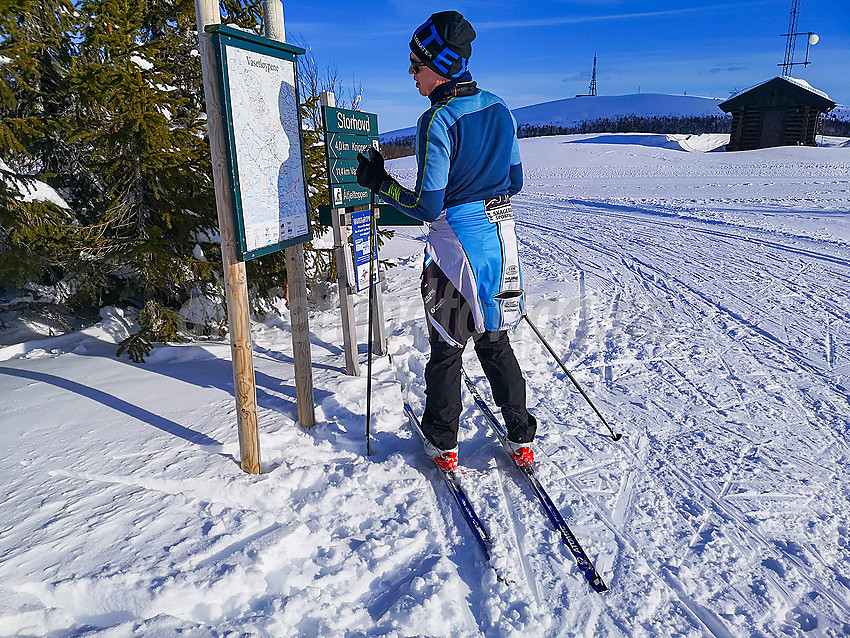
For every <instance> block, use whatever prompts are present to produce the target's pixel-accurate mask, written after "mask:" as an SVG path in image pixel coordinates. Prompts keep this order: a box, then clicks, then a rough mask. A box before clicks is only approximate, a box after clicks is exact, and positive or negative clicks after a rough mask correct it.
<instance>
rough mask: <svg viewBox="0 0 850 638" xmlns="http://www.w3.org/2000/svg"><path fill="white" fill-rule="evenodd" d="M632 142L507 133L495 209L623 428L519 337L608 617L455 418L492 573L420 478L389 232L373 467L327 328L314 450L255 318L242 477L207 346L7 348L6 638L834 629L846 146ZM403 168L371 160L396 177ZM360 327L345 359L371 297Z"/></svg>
mask: <svg viewBox="0 0 850 638" xmlns="http://www.w3.org/2000/svg"><path fill="white" fill-rule="evenodd" d="M656 137H657V136H656ZM645 141H646V140H645V138H644V137H643V136H610V135H605V136H587V135H585V136H562V137H553V138H534V139H527V140H521V142H520V145H521V151H522V155H523V162H524V166H525V167H526V175H525V189H524V190H523V192H522V193H521V194H520V195H518V196H517V197H516V198H515V199H514V204H515V210H516V214H517V222H518V234H519V240H520V250H521V255H522V259H523V263H524V273H525V279H524V281H525V282H526V287H527V294H528V307H529V310H530V312H531V313H532V315H533V317H534V318H535V319H536V322H537V324H538V325H539V326H540V328H541V329H542V330H543V332H544V333H545V334H546V336H547V337H548V338H549V340H550V341H551V343H552V344H553V345H554V347H555V348H556V349H557V350H558V352H559V353H562V354H563V357H564V360H565V361H566V365H567V366H569V368H570V369H571V370H572V371H573V373H574V374H575V376H576V377H577V378H578V380H579V381H580V382H581V383H582V384H583V386H584V387H585V389H586V390H587V391H588V392H589V393H590V395H591V396H592V397H593V398H594V401H595V402H596V404H597V406H598V407H599V408H600V409H601V410H602V411H603V412H604V413H605V414H606V416H607V417H608V419H609V421H611V422H612V423H613V424H614V425H615V426H616V428H617V429H618V430H621V431H623V432H624V434H625V435H624V438H623V440H622V441H621V442H619V443H614V442H612V441H611V440H610V438H609V437H607V436H606V432H605V430H604V428H603V427H602V426H601V425H600V423H599V422H598V420H597V419H596V417H595V415H594V414H593V413H592V412H591V411H590V410H589V408H588V407H587V405H586V404H585V403H584V402H583V401H582V399H581V398H580V397H579V396H578V395H577V394H576V393H575V392H574V391H573V389H572V386H571V384H570V382H569V380H568V379H567V378H566V377H565V375H563V374H562V373H561V371H560V370H559V368H558V367H557V365H556V364H555V362H554V361H553V360H552V359H551V358H550V356H549V355H548V353H547V352H546V351H545V350H544V349H543V348H542V346H541V345H540V343H538V341H537V340H536V339H535V337H534V335H533V334H532V333H530V332H529V330H528V329H527V328H525V327H523V328H521V329H519V330H518V331H517V332H516V333H514V335H513V337H512V341H513V343H514V344H515V349H516V351H517V356H518V358H519V360H520V363H521V365H522V366H523V368H524V370H525V371H526V375H527V380H528V388H529V397H530V399H529V400H530V406H531V409H532V411H534V412H535V414H536V415H537V417H538V419H539V420H540V423H541V427H540V432H539V437H538V439H537V446H538V450H539V457H540V462H539V464H538V473H539V476H540V479H541V481H542V482H543V483H544V484H545V485H546V487H547V489H548V490H549V491H550V493H551V495H552V497H553V499H554V500H555V501H556V504H557V506H558V507H559V508H560V510H561V512H562V513H563V514H564V516H565V517H566V518H567V520H568V522H569V524H570V526H571V528H572V530H573V532H574V533H575V534H576V536H577V537H578V538H579V540H580V541H581V542H582V544H583V545H584V547H585V549H586V550H587V552H588V554H589V555H590V556H591V557H592V559H593V560H594V561H595V562H596V564H597V566H598V567H599V569H600V570H601V571H602V574H603V576H604V578H605V579H606V582H608V584H609V586H610V591H609V592H608V593H607V594H605V595H604V596H600V595H598V594H596V593H594V592H592V591H591V590H590V589H589V588H588V587H587V584H586V583H585V582H584V580H583V579H582V577H581V575H580V573H579V572H578V570H577V568H576V566H575V563H574V561H573V559H572V557H571V555H570V554H569V552H568V551H567V550H566V548H565V547H564V546H563V545H562V544H561V542H560V538H559V536H558V535H557V534H556V533H555V532H554V531H553V530H552V529H550V528H549V527H548V525H547V521H546V518H545V517H544V515H543V514H542V512H541V510H540V508H539V507H538V505H537V503H536V502H535V501H533V500H532V497H531V495H530V494H529V492H528V491H527V490H526V489H525V488H524V487H523V485H522V484H521V483H520V482H519V481H517V477H516V474H515V472H514V470H513V469H512V468H511V467H510V466H509V464H508V463H507V462H506V461H505V458H504V455H503V453H502V451H501V450H500V448H499V447H498V445H497V443H496V442H495V441H494V439H493V438H492V436H491V435H490V434H489V433H488V429H487V426H486V423H485V421H484V420H483V419H482V418H481V416H480V415H479V414H478V413H477V412H476V411H475V408H474V406H473V404H472V402H471V401H470V400H469V397H465V402H466V404H467V406H468V407H467V409H466V410H465V412H464V414H463V422H462V423H463V424H462V429H461V439H462V440H461V443H460V454H461V463H462V469H461V470H460V472H459V474H460V476H461V479H462V480H463V481H464V483H465V484H466V485H467V487H468V491H469V493H470V496H471V498H472V499H473V501H474V502H475V503H476V505H477V506H478V508H479V511H480V513H481V515H482V517H483V518H484V520H485V522H486V524H487V525H488V526H489V528H490V531H491V533H492V535H493V537H494V539H495V540H494V543H495V547H494V551H493V559H492V561H491V562H490V563H485V562H484V560H483V558H482V555H481V554H480V552H479V549H478V547H477V546H476V544H475V542H474V541H473V540H472V538H471V537H470V536H469V533H468V531H467V529H466V527H465V525H464V523H463V521H462V519H460V517H459V516H458V514H457V512H456V510H455V508H454V506H453V505H452V503H451V502H450V501H449V500H448V495H447V493H446V492H445V488H444V486H443V484H442V483H441V482H439V480H437V477H436V476H435V473H434V469H433V467H432V465H431V463H430V462H429V461H427V460H426V459H424V457H423V454H422V452H421V449H420V445H419V443H418V441H417V439H416V437H415V436H414V435H413V434H412V433H411V431H410V430H409V427H408V425H407V423H406V421H405V419H404V416H403V414H402V410H401V400H402V398H403V397H404V398H407V399H408V400H409V401H410V402H411V403H412V405H413V407H414V409H415V410H416V411H417V412H420V413H421V410H422V405H423V391H422V373H423V370H424V365H425V362H426V360H427V350H428V344H427V337H426V333H425V326H424V316H423V311H422V309H421V308H422V306H421V301H420V299H419V272H420V269H421V264H422V249H423V235H422V232H421V231H420V230H418V229H405V230H401V231H399V232H398V233H397V235H396V237H395V238H394V239H393V240H392V241H391V242H390V243H389V244H388V246H387V248H386V250H385V252H384V256H386V257H390V258H393V259H394V261H395V262H396V264H397V267H396V268H393V269H391V270H389V272H388V273H387V276H386V279H387V283H386V290H385V293H384V298H385V303H386V318H387V322H388V333H389V336H390V339H389V349H390V351H391V353H392V356H393V359H392V362H390V360H389V359H388V358H377V359H376V362H375V378H374V386H373V391H374V401H373V411H374V414H375V421H374V422H373V425H372V431H373V433H374V437H375V438H374V441H373V443H372V456H371V457H369V458H366V456H365V441H364V429H365V427H364V418H363V413H364V407H365V398H364V393H365V389H366V381H365V379H363V378H350V377H346V376H345V374H344V357H343V353H342V350H341V347H340V344H341V335H340V330H339V323H340V322H339V312H338V310H335V309H333V308H328V307H316V308H315V309H314V310H313V311H312V312H311V315H310V323H311V329H312V334H313V338H312V354H313V361H314V385H315V398H316V402H317V417H318V425H317V426H316V427H315V428H314V429H313V430H311V431H309V432H305V431H302V430H301V429H300V428H299V426H298V424H297V423H296V422H295V419H296V414H297V410H296V406H295V402H294V387H293V385H294V381H293V377H294V373H293V369H292V359H291V339H290V332H289V330H290V326H289V322H288V318H287V317H286V316H284V317H282V318H274V317H266V318H265V319H264V320H263V321H261V322H257V323H255V325H254V332H253V338H254V344H255V345H254V357H255V366H256V371H257V383H258V403H259V406H260V411H259V421H260V431H261V434H260V441H261V447H262V457H263V463H264V469H265V473H264V474H262V475H260V476H249V475H245V474H243V473H242V472H241V471H240V469H239V467H238V463H237V461H236V457H237V455H238V444H237V433H236V428H235V405H234V400H233V396H232V395H233V377H232V374H231V368H230V347H229V345H228V344H227V343H226V342H222V341H207V342H199V343H192V344H184V345H165V346H161V347H159V348H157V349H156V350H154V352H153V354H152V356H151V358H150V360H149V362H148V363H147V364H145V365H135V364H133V363H131V362H129V361H128V360H126V359H116V358H115V350H116V341H117V340H119V339H120V338H121V337H122V336H124V335H126V334H127V331H128V329H129V325H128V322H127V319H126V318H125V317H124V316H123V315H122V314H121V313H120V312H118V311H106V312H105V313H104V318H103V321H102V322H101V323H100V324H99V326H98V327H96V328H92V329H89V330H87V331H85V332H81V333H72V334H69V335H65V336H62V337H58V338H54V339H49V340H43V341H35V342H30V343H26V344H18V345H16V346H10V347H7V348H0V397H2V399H3V413H2V424H3V426H2V428H0V636H39V637H40V636H56V637H59V636H63V637H64V636H75V637H76V636H80V637H82V636H85V637H91V638H94V637H98V638H107V637H114V636H142V637H147V636H150V637H154V636H156V637H159V636H175V635H180V636H184V637H187V638H207V637H210V636H212V637H224V636H235V635H238V636H261V637H269V638H271V637H274V638H282V637H288V636H299V637H301V636H350V637H352V638H353V637H357V636H398V637H400V636H457V637H479V636H484V637H488V638H489V637H501V636H516V637H523V638H525V637H529V636H530V637H541V638H543V637H547V638H548V637H549V636H553V637H554V636H601V637H632V636H664V637H666V636H693V637H697V636H707V635H712V636H803V635H812V636H841V635H848V634H850V552H848V548H850V484H848V479H847V477H848V476H850V443H848V429H850V421H848V414H850V400H848V394H850V381H849V380H850V301H848V300H850V221H848V219H847V214H846V211H847V210H848V209H850V148H798V147H789V148H775V149H767V150H760V151H748V152H742V153H685V152H682V151H681V150H675V149H673V148H666V147H664V146H663V145H662V146H659V145H657V144H654V143H649V144H647V143H645ZM656 141H659V140H656ZM413 166H414V165H413V160H412V158H405V159H403V160H398V161H394V162H390V163H389V168H390V171H391V172H392V173H393V174H395V175H397V176H398V177H399V178H400V179H402V180H403V181H404V182H405V183H407V184H409V183H410V180H411V179H412V177H413ZM356 313H357V320H358V329H359V331H360V340H361V343H362V342H363V341H364V340H365V333H366V315H367V299H366V298H365V297H364V296H361V297H360V298H358V300H357V304H356ZM365 356H366V355H365V347H364V346H361V361H362V362H363V363H364V365H363V366H362V368H363V369H364V370H365ZM465 360H466V366H467V368H468V370H469V371H470V373H471V374H472V376H473V377H474V378H475V379H476V381H477V382H478V383H479V387H480V388H481V389H482V390H484V391H485V392H486V382H484V380H483V373H482V371H481V369H480V367H479V366H478V364H477V362H476V360H475V357H474V354H473V352H472V349H471V348H469V351H468V352H467V353H466V355H465ZM400 382H402V383H403V384H404V385H403V386H402V385H401V384H400Z"/></svg>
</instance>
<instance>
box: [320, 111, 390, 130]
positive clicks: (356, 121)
mask: <svg viewBox="0 0 850 638" xmlns="http://www.w3.org/2000/svg"><path fill="white" fill-rule="evenodd" d="M324 115H325V130H326V131H327V132H328V133H352V134H354V135H371V136H372V137H376V136H377V135H378V116H377V115H375V114H374V113H363V112H362V111H350V110H348V109H338V108H336V107H333V106H326V107H324Z"/></svg>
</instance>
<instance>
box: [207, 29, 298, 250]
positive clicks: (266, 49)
mask: <svg viewBox="0 0 850 638" xmlns="http://www.w3.org/2000/svg"><path fill="white" fill-rule="evenodd" d="M207 31H210V32H211V33H212V34H213V41H214V42H215V44H216V45H217V54H218V55H217V57H218V71H219V81H220V82H221V87H222V91H221V94H222V96H223V109H222V111H223V116H224V123H225V127H226V129H227V133H228V142H229V143H228V160H229V165H230V172H231V183H232V194H233V203H234V213H235V215H236V220H235V221H236V228H237V233H238V240H239V252H240V257H241V259H253V258H255V257H261V256H263V255H267V254H270V253H273V252H276V251H278V250H281V249H283V248H286V247H287V246H292V245H295V244H299V243H303V242H306V241H310V240H311V239H312V237H313V234H312V229H311V227H310V215H309V207H308V200H307V189H306V184H307V178H306V174H305V168H304V142H303V139H302V136H301V109H300V101H299V96H298V81H297V71H296V55H298V54H300V53H304V50H303V49H299V48H297V47H292V46H289V45H286V44H283V43H281V42H276V41H274V40H269V39H267V38H261V37H260V36H256V35H254V34H250V33H245V32H243V31H239V30H238V29H232V28H230V27H225V26H222V25H210V26H208V27H207Z"/></svg>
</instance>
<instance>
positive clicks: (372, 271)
mask: <svg viewBox="0 0 850 638" xmlns="http://www.w3.org/2000/svg"><path fill="white" fill-rule="evenodd" d="M375 239H376V238H375V191H371V195H370V197H369V362H368V364H367V366H366V369H367V372H366V456H369V455H370V454H371V453H372V447H371V440H370V437H369V430H370V426H371V425H372V350H373V347H372V324H373V323H374V322H373V318H372V304H373V301H374V299H375V256H376V253H377V251H378V246H377V241H375Z"/></svg>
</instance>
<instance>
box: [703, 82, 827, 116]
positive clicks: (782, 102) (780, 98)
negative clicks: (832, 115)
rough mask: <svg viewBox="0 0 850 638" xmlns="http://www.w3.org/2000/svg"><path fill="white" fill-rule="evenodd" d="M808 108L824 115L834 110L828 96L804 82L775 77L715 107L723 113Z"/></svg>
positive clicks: (740, 92)
mask: <svg viewBox="0 0 850 638" xmlns="http://www.w3.org/2000/svg"><path fill="white" fill-rule="evenodd" d="M798 105H802V106H808V107H810V108H813V109H816V110H818V111H821V112H822V113H826V112H827V111H831V110H832V109H834V108H835V102H833V101H832V100H831V99H830V98H829V96H828V95H827V94H826V93H824V92H823V91H819V90H818V89H816V88H814V87H813V86H812V85H811V84H809V83H808V82H806V81H805V80H799V79H797V78H791V77H775V78H773V79H772V80H767V81H766V82H762V83H761V84H757V85H756V86H753V87H750V88H748V89H744V90H743V91H739V92H738V93H736V94H735V95H733V96H732V97H730V98H729V99H728V100H726V101H725V102H721V103H720V104H718V105H717V106H718V107H719V108H720V109H721V110H722V111H723V112H724V113H732V112H734V111H736V110H738V109H739V108H741V107H744V106H798Z"/></svg>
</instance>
